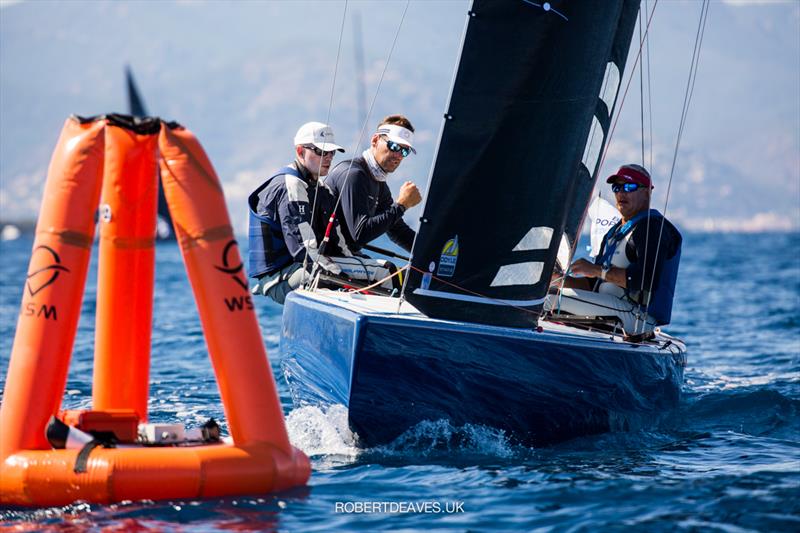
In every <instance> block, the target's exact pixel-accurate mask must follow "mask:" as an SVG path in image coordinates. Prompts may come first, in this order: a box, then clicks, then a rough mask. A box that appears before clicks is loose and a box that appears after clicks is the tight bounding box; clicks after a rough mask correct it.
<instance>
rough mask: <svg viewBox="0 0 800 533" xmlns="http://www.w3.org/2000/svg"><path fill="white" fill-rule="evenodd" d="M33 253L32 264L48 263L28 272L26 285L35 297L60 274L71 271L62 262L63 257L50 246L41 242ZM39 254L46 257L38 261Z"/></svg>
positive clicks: (29, 292)
mask: <svg viewBox="0 0 800 533" xmlns="http://www.w3.org/2000/svg"><path fill="white" fill-rule="evenodd" d="M31 255H32V257H31V264H32V265H33V264H41V263H46V264H47V266H45V267H42V268H39V269H37V270H34V271H33V272H28V277H27V280H26V283H25V286H26V287H27V288H28V294H30V295H31V297H33V296H36V295H37V294H38V293H39V292H41V291H42V290H43V289H45V288H46V287H49V286H50V285H52V284H53V283H55V282H56V280H57V279H58V276H60V275H61V273H62V272H69V269H68V268H67V267H65V266H64V265H62V264H61V258H60V257H59V256H58V254H57V253H56V251H55V250H53V249H52V248H50V247H49V246H45V245H43V244H41V245H39V246H37V247H36V248H34V249H33V254H31ZM37 255H38V256H42V255H44V256H45V259H42V260H38V261H37V260H36V259H37V258H36V256H37Z"/></svg>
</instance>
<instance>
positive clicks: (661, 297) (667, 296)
mask: <svg viewBox="0 0 800 533" xmlns="http://www.w3.org/2000/svg"><path fill="white" fill-rule="evenodd" d="M649 214H650V217H651V218H658V219H662V218H664V217H663V215H662V214H661V213H659V212H658V211H657V210H655V209H651V210H650V211H649ZM647 215H648V211H642V212H640V213H638V214H637V215H635V216H634V217H633V218H631V219H630V220H629V221H627V222H626V223H625V224H622V222H621V221H620V222H617V224H615V225H614V226H613V227H612V228H611V229H610V230H609V232H608V235H607V236H606V240H605V246H604V248H603V253H602V255H601V256H600V258H599V261H598V263H597V264H599V265H602V266H604V267H605V268H609V267H610V266H616V265H614V261H613V259H614V257H615V252H616V251H617V248H618V247H619V245H620V244H623V246H624V244H625V243H627V241H628V238H629V237H630V233H631V232H632V231H633V229H634V228H635V227H636V224H637V223H639V222H640V221H642V220H644V219H645V218H646V217H647ZM657 223H659V224H660V221H659V222H657ZM621 253H624V249H623V250H621ZM680 260H681V242H680V240H679V241H678V243H677V248H676V250H675V253H674V254H673V255H672V257H669V258H667V259H666V260H665V261H664V262H663V263H662V264H661V274H660V276H659V282H658V283H657V284H654V285H653V288H652V293H650V294H649V297H648V290H647V288H645V290H644V294H641V293H640V291H638V290H631V289H625V294H626V295H627V297H628V298H629V299H630V300H631V301H633V302H634V303H637V304H639V305H641V306H642V308H643V310H644V311H645V312H646V313H647V314H648V315H650V317H652V318H653V320H655V322H656V324H658V325H660V326H661V325H664V324H669V322H670V319H671V318H672V300H673V298H674V296H675V283H676V282H677V279H678V265H679V263H680Z"/></svg>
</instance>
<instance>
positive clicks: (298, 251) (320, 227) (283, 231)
mask: <svg viewBox="0 0 800 533" xmlns="http://www.w3.org/2000/svg"><path fill="white" fill-rule="evenodd" d="M315 196H318V197H317V204H316V207H314V197H315ZM248 203H249V208H250V225H249V248H250V249H249V254H248V268H247V270H248V274H249V275H250V277H262V276H264V275H272V274H274V273H275V272H277V271H279V270H280V269H281V268H283V267H285V266H286V265H288V264H290V263H292V262H297V263H302V262H303V260H304V259H305V256H306V246H305V244H304V243H305V242H309V243H310V244H309V247H308V254H309V255H308V259H309V264H311V263H313V262H314V259H315V258H316V256H317V253H318V246H319V244H320V243H321V242H322V238H323V236H324V235H325V228H326V227H327V224H328V218H329V217H330V215H331V213H332V212H333V209H334V205H335V199H334V197H333V194H331V192H330V190H328V189H327V188H326V187H325V185H323V184H319V187H317V183H316V181H314V180H313V177H312V176H311V174H310V173H309V172H308V170H307V169H305V168H304V167H303V166H302V165H300V164H298V163H297V162H295V163H293V164H292V165H291V166H289V167H284V168H282V169H281V170H280V171H279V172H278V173H277V174H274V175H273V176H270V177H269V178H268V179H267V180H266V181H265V182H264V183H262V184H261V185H260V186H259V187H258V188H257V189H256V190H255V191H253V193H252V194H251V195H250V197H249V199H248ZM312 209H313V210H314V219H313V220H312V219H311V212H312ZM325 255H334V256H336V255H344V253H343V252H342V249H341V247H340V246H339V240H338V236H337V232H336V231H332V232H331V237H330V242H329V244H328V247H327V248H326V250H325Z"/></svg>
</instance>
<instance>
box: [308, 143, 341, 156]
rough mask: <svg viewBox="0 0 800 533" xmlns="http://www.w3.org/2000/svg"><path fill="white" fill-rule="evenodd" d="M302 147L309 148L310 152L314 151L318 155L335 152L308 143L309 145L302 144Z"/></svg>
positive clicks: (334, 151)
mask: <svg viewBox="0 0 800 533" xmlns="http://www.w3.org/2000/svg"><path fill="white" fill-rule="evenodd" d="M303 148H306V149H308V150H311V151H312V152H314V153H315V154H317V155H318V156H320V157H325V156H326V155H334V154H335V153H336V150H320V149H319V148H317V147H316V146H314V145H313V144H312V145H310V146H309V145H306V146H303Z"/></svg>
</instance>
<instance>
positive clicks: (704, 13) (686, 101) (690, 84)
mask: <svg viewBox="0 0 800 533" xmlns="http://www.w3.org/2000/svg"><path fill="white" fill-rule="evenodd" d="M709 7H710V2H709V0H703V5H702V7H701V9H700V21H699V22H698V24H697V34H696V35H695V41H694V51H693V52H692V63H691V66H690V68H689V79H688V80H687V82H686V91H685V93H684V97H683V110H682V112H681V120H680V125H679V127H678V135H677V139H676V140H675V150H674V152H673V154H672V166H671V167H670V171H669V182H668V183H667V197H666V199H665V200H664V216H663V217H662V219H661V227H660V228H659V230H658V243H657V244H656V254H655V257H658V252H659V249H660V247H661V236H662V234H663V232H664V222H665V221H666V215H667V206H668V205H669V197H670V192H671V190H672V178H673V176H674V175H675V164H676V162H677V160H678V151H679V149H680V144H681V139H682V138H683V130H684V127H685V126H686V119H687V117H688V114H689V105H690V104H691V102H692V95H693V94H694V84H695V81H696V80H697V71H698V70H699V69H698V65H699V63H700V49H701V48H702V45H703V37H704V35H705V29H706V21H707V20H708V10H709ZM654 280H655V268H654V269H653V272H652V273H651V274H650V287H649V289H648V294H650V293H652V290H653V282H654ZM648 303H649V302H648Z"/></svg>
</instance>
